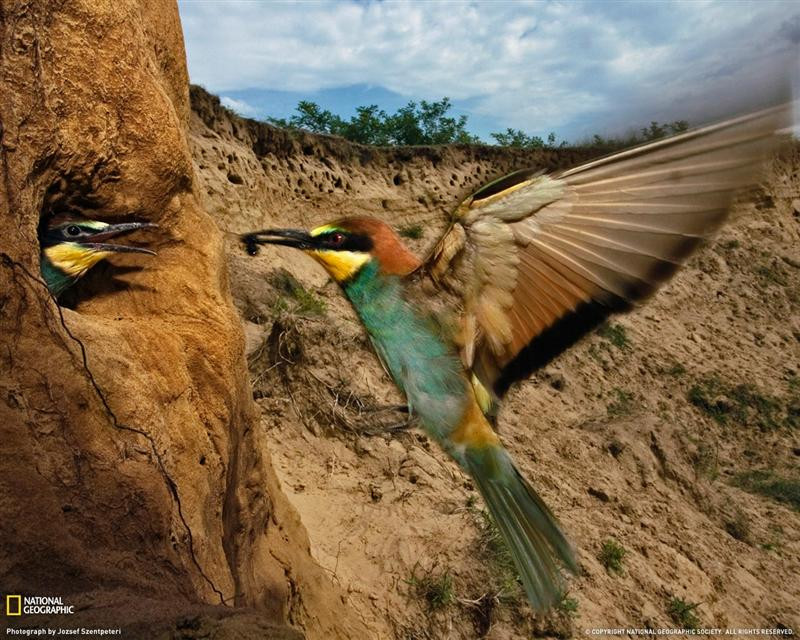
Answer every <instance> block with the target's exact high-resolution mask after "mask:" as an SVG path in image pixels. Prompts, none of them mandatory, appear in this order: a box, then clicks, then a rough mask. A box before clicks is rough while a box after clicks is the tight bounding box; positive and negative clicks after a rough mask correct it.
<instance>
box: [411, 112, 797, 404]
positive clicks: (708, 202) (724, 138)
mask: <svg viewBox="0 0 800 640" xmlns="http://www.w3.org/2000/svg"><path fill="white" fill-rule="evenodd" d="M791 113H792V108H791V105H784V106H782V107H777V108H773V109H769V110H766V111H760V112H757V113H753V114H750V115H747V116H744V117H740V118H736V119H732V120H728V121H725V122H722V123H719V124H715V125H712V126H708V127H704V128H700V129H697V130H695V131H690V132H688V133H683V134H681V135H677V136H674V137H671V138H668V139H665V140H659V141H657V142H652V143H648V144H645V145H642V146H640V147H636V148H633V149H629V150H627V151H622V152H620V153H616V154H613V155H611V156H609V157H606V158H602V159H600V160H596V161H593V162H588V163H586V164H583V165H581V166H578V167H576V168H574V169H570V170H567V171H563V172H559V173H556V174H553V175H541V174H540V173H536V172H534V171H520V172H517V173H514V174H511V175H509V176H506V177H505V178H501V179H500V180H498V181H495V182H494V183H491V184H489V185H487V186H485V187H483V188H482V189H481V190H479V191H478V192H477V193H475V194H474V195H473V196H471V197H470V198H468V199H467V200H465V201H464V202H462V203H461V204H460V205H459V206H458V208H457V209H456V211H455V212H454V215H453V221H452V224H451V226H450V228H449V230H448V231H447V233H446V234H445V235H444V236H443V237H442V239H441V240H440V241H439V243H438V244H437V246H436V247H435V248H434V250H433V253H432V254H431V256H430V258H429V259H428V261H427V263H426V264H425V267H424V268H425V271H426V273H427V274H428V275H429V276H430V277H431V278H432V280H433V282H434V283H436V284H437V285H439V286H440V287H441V288H443V289H446V290H448V291H450V292H451V293H457V294H458V295H460V297H461V332H460V341H461V348H462V356H463V359H464V362H465V364H466V365H467V366H468V367H470V368H471V369H472V370H473V372H474V373H475V374H476V375H477V376H478V378H479V379H480V380H481V382H482V383H483V384H484V386H486V387H487V388H491V389H493V391H494V392H495V393H496V394H497V395H498V396H500V395H502V394H503V393H505V391H506V390H507V389H508V387H509V385H510V384H511V383H513V382H514V381H515V380H518V379H520V378H522V377H525V376H527V375H529V374H530V373H531V372H532V371H533V370H535V369H537V368H538V367H541V366H543V365H544V364H546V363H547V362H548V361H550V360H551V359H552V358H554V357H555V356H557V355H558V354H560V353H561V352H563V351H564V350H565V349H566V348H568V347H569V346H570V345H572V344H573V343H574V342H575V341H577V340H578V339H579V338H580V337H581V336H583V335H585V334H586V333H587V332H589V331H590V330H591V329H593V328H594V327H596V326H597V325H598V324H599V323H600V322H602V321H603V319H604V318H606V317H607V316H608V315H609V314H611V313H614V312H619V311H626V310H629V309H631V308H632V306H633V305H635V304H636V303H637V302H640V301H642V300H644V299H646V298H647V297H648V296H649V295H651V294H652V293H653V292H654V291H655V290H656V289H657V288H658V286H659V285H660V284H662V283H663V282H664V281H665V280H667V279H668V278H669V277H670V276H671V275H672V274H673V273H674V272H675V271H676V269H678V267H679V266H680V265H681V264H682V263H683V262H684V261H685V260H686V258H687V256H689V254H690V253H691V252H692V250H694V249H695V248H696V247H697V246H698V244H700V243H701V242H702V241H703V239H704V238H706V237H707V236H708V235H709V234H711V233H712V232H713V231H715V230H716V229H717V228H718V227H719V226H720V224H721V223H722V222H723V220H724V219H725V217H726V215H727V212H728V208H729V206H730V203H731V200H732V198H733V197H734V195H735V192H736V191H737V190H739V189H741V188H743V187H748V186H752V185H754V184H756V183H757V182H758V180H759V179H760V176H761V172H760V169H761V167H762V165H763V163H764V160H765V159H766V158H767V157H769V156H770V154H772V153H774V152H775V150H776V149H777V148H778V147H779V145H780V144H781V142H783V141H785V140H786V139H787V138H788V129H787V127H788V126H789V125H790V123H791Z"/></svg>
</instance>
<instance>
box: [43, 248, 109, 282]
mask: <svg viewBox="0 0 800 640" xmlns="http://www.w3.org/2000/svg"><path fill="white" fill-rule="evenodd" d="M44 253H45V255H46V256H47V259H48V260H49V261H50V263H51V264H52V265H53V266H54V267H56V268H57V269H58V270H60V271H62V272H63V273H66V274H67V275H69V276H73V277H78V276H81V275H83V274H84V273H86V272H87V271H88V270H89V269H91V268H92V267H93V266H94V265H95V264H97V263H98V262H100V260H102V259H103V258H105V257H107V256H110V255H111V254H112V252H111V251H95V250H93V249H87V248H86V247H82V246H81V245H79V244H76V243H74V242H62V243H61V244H56V245H53V246H52V247H47V248H46V249H45V250H44Z"/></svg>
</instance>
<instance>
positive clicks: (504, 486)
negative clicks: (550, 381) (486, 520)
mask: <svg viewBox="0 0 800 640" xmlns="http://www.w3.org/2000/svg"><path fill="white" fill-rule="evenodd" d="M464 459H465V466H466V467H467V470H468V471H469V472H470V474H471V475H472V478H473V479H474V481H475V484H476V485H477V486H478V490H479V491H480V493H481V495H482V496H483V499H484V501H485V502H486V505H487V506H488V507H489V512H490V513H491V514H492V517H493V518H494V520H495V522H496V523H497V528H498V529H499V530H500V532H501V533H502V535H503V538H504V539H505V541H506V544H507V545H508V548H509V550H510V552H511V556H512V557H513V558H514V563H515V564H516V566H517V570H518V571H519V575H520V577H521V578H522V584H523V586H524V587H525V592H526V593H527V595H528V599H529V600H530V602H531V606H532V607H533V608H534V609H535V610H537V611H545V610H547V609H548V608H550V607H551V606H553V605H555V604H557V603H558V602H559V601H560V600H561V597H562V596H563V594H564V585H563V580H562V578H561V574H560V572H559V564H561V565H563V566H564V567H565V568H566V569H568V570H569V571H570V572H572V573H573V574H576V575H577V574H578V573H580V569H579V567H578V563H577V560H576V557H575V552H574V551H573V550H572V547H571V546H570V544H569V542H568V541H567V539H566V537H565V536H564V534H563V533H562V532H561V528H560V527H559V524H558V521H557V520H556V518H555V516H554V515H553V514H552V513H551V511H550V509H548V508H547V505H545V503H544V502H543V501H542V499H541V498H540V497H539V496H538V495H537V494H536V492H535V491H534V490H533V488H532V487H531V486H530V484H528V482H527V481H526V480H525V478H523V477H522V475H521V474H520V472H519V471H517V468H516V467H515V466H514V462H513V461H512V460H511V456H509V455H508V452H507V451H506V450H505V449H504V448H503V447H502V446H501V445H499V444H497V445H489V446H483V447H468V448H467V449H466V451H465V455H464Z"/></svg>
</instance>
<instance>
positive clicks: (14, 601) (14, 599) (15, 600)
mask: <svg viewBox="0 0 800 640" xmlns="http://www.w3.org/2000/svg"><path fill="white" fill-rule="evenodd" d="M6 615H7V616H21V615H22V596H6Z"/></svg>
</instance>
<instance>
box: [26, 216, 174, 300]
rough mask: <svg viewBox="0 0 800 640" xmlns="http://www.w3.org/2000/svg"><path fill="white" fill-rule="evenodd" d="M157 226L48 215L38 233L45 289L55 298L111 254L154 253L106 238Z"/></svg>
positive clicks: (148, 223) (147, 223) (152, 254)
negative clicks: (50, 216) (51, 216)
mask: <svg viewBox="0 0 800 640" xmlns="http://www.w3.org/2000/svg"><path fill="white" fill-rule="evenodd" d="M157 226H158V225H156V224H153V223H151V222H120V223H116V224H113V223H109V222H102V221H100V220H89V219H87V218H83V217H77V216H73V215H66V216H64V215H62V216H56V217H53V218H51V219H50V220H48V221H47V222H46V224H45V225H44V228H43V229H42V231H41V232H40V234H39V245H40V247H41V269H42V277H43V278H44V281H45V283H46V284H47V288H48V289H50V293H52V294H53V295H54V296H56V297H58V296H59V295H60V294H61V293H63V292H64V291H65V290H66V289H68V288H69V287H70V286H72V285H73V284H74V283H75V282H76V281H77V280H79V279H80V278H81V277H83V276H84V275H85V274H86V272H87V271H88V270H89V269H91V268H92V267H93V266H94V265H95V264H97V263H98V262H100V260H102V259H104V258H107V257H108V256H110V255H113V254H114V253H146V254H148V255H151V256H154V255H156V254H155V252H154V251H151V250H150V249H144V248H142V247H131V246H126V245H121V244H108V243H107V242H106V241H107V240H110V239H112V238H116V237H118V236H120V235H123V234H126V233H130V232H132V231H138V230H139V229H154V228H156V227H157Z"/></svg>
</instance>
